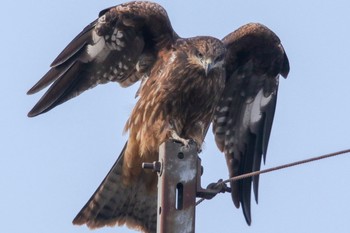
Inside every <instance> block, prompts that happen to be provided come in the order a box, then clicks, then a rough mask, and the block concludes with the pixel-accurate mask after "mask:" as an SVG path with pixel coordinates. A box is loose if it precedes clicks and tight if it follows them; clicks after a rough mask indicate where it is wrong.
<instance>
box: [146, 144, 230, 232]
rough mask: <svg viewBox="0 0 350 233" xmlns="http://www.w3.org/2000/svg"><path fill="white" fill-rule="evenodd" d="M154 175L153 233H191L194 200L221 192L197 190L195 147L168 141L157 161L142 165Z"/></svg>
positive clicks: (217, 187)
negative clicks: (156, 194) (155, 193)
mask: <svg viewBox="0 0 350 233" xmlns="http://www.w3.org/2000/svg"><path fill="white" fill-rule="evenodd" d="M142 167H143V168H144V169H152V170H153V171H155V172H157V173H158V206H157V208H158V209H157V212H158V215H157V233H177V232H181V233H194V232H195V207H196V197H201V198H205V199H211V198H213V197H214V196H215V195H216V194H217V193H218V192H221V190H222V189H225V188H227V187H226V186H222V185H221V184H219V185H217V183H214V184H210V185H209V186H208V187H207V188H206V189H203V188H202V187H201V175H202V173H203V168H202V166H201V159H200V158H199V157H198V153H197V145H196V144H195V143H190V144H189V146H187V147H186V146H183V145H182V144H181V143H177V142H174V141H172V140H168V141H166V142H164V143H163V144H162V145H160V147H159V161H155V162H153V163H143V164H142Z"/></svg>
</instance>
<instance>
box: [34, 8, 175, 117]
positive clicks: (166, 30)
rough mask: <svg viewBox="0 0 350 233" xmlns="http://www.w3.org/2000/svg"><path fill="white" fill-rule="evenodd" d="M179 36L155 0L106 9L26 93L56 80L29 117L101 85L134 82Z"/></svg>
mask: <svg viewBox="0 0 350 233" xmlns="http://www.w3.org/2000/svg"><path fill="white" fill-rule="evenodd" d="M177 37H178V36H177V34H176V33H175V32H174V31H173V29H172V27H171V24H170V21H169V18H168V16H167V13H166V11H165V10H164V9H163V8H162V7H161V6H160V5H158V4H156V3H150V2H130V3H126V4H121V5H118V6H115V7H111V8H108V9H106V10H104V11H102V12H101V13H100V15H99V18H98V19H97V20H95V21H94V22H92V23H91V24H90V25H88V26H87V27H86V28H85V29H84V30H83V31H82V32H81V33H80V34H79V35H78V36H77V37H75V38H74V39H73V41H72V42H71V43H69V44H68V46H67V47H66V48H65V49H64V50H63V51H62V52H61V54H59V55H58V57H57V58H56V59H55V60H54V61H53V63H52V64H51V69H50V70H49V71H48V72H47V73H46V74H45V75H44V77H43V78H42V79H40V80H39V81H38V82H37V83H36V84H35V85H34V86H33V87H32V88H31V89H30V90H29V91H28V94H33V93H36V92H38V91H40V90H42V89H43V88H45V87H47V86H48V85H50V84H51V83H52V85H51V86H50V88H49V89H48V90H47V91H46V93H45V94H44V95H43V97H42V98H41V99H40V100H39V102H38V103H37V104H36V105H35V106H34V107H33V109H32V110H31V111H30V112H29V113H28V116H30V117H33V116H36V115H39V114H41V113H44V112H47V111H49V110H50V109H52V108H54V107H56V106H57V105H59V104H61V103H63V102H65V101H67V100H69V99H71V98H73V97H75V96H77V95H79V94H80V93H82V92H83V91H85V90H87V89H90V88H93V87H95V86H96V85H98V84H103V83H107V82H110V81H112V82H118V83H120V85H121V86H123V87H126V86H129V85H131V84H133V83H135V82H136V81H138V80H139V79H141V78H142V77H144V75H147V72H148V71H149V70H150V69H151V68H152V66H153V64H154V62H155V60H156V58H157V54H158V53H159V52H160V51H161V50H162V49H168V48H169V47H170V45H171V44H172V43H173V41H174V40H175V39H176V38H177Z"/></svg>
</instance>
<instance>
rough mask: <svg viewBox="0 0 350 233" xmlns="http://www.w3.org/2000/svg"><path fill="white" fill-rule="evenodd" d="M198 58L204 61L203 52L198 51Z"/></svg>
mask: <svg viewBox="0 0 350 233" xmlns="http://www.w3.org/2000/svg"><path fill="white" fill-rule="evenodd" d="M197 57H198V58H200V59H202V58H203V54H202V53H201V52H198V51H197Z"/></svg>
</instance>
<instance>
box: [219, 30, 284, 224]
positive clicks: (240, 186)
mask: <svg viewBox="0 0 350 233" xmlns="http://www.w3.org/2000/svg"><path fill="white" fill-rule="evenodd" d="M222 41H223V42H224V44H225V46H226V48H227V55H226V58H225V59H226V72H227V74H226V75H227V76H226V78H227V80H226V86H225V90H224V93H223V95H222V98H221V100H220V103H219V105H218V107H217V109H216V111H215V115H214V119H213V131H214V134H215V140H216V143H217V146H218V147H219V149H220V150H221V151H223V152H224V153H225V157H226V161H227V166H228V169H229V175H230V177H234V176H238V175H241V174H244V173H249V172H252V171H257V170H260V164H261V159H262V156H264V159H265V156H266V150H267V145H268V141H269V136H270V131H271V127H272V121H273V117H274V112H275V107H276V98H277V89H278V79H279V74H281V75H282V76H283V77H285V78H286V77H287V75H288V72H289V62H288V58H287V55H286V54H285V52H284V49H283V47H282V45H281V43H280V40H279V38H278V37H277V36H276V35H275V34H274V33H273V32H272V31H271V30H269V29H268V28H267V27H265V26H263V25H261V24H255V23H251V24H247V25H245V26H243V27H241V28H239V29H238V30H236V31H234V32H232V33H230V34H229V35H227V36H226V37H225V38H224V39H223V40H222ZM252 182H253V187H254V194H255V199H256V201H257V200H258V183H259V176H255V177H253V178H248V179H244V180H241V181H237V182H232V183H231V187H232V199H233V202H234V204H235V206H236V207H237V208H238V207H239V206H240V204H242V209H243V213H244V216H245V218H246V221H247V223H248V224H250V223H251V214H250V198H251V185H252Z"/></svg>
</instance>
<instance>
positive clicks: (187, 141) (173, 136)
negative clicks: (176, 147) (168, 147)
mask: <svg viewBox="0 0 350 233" xmlns="http://www.w3.org/2000/svg"><path fill="white" fill-rule="evenodd" d="M170 137H171V139H173V140H175V141H177V142H180V143H182V144H183V145H184V146H185V147H189V144H190V141H191V140H190V139H184V138H182V137H180V136H179V135H178V134H177V133H176V131H175V130H174V129H170Z"/></svg>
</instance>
